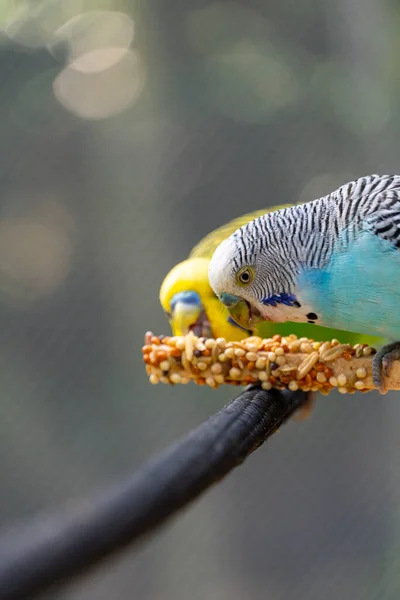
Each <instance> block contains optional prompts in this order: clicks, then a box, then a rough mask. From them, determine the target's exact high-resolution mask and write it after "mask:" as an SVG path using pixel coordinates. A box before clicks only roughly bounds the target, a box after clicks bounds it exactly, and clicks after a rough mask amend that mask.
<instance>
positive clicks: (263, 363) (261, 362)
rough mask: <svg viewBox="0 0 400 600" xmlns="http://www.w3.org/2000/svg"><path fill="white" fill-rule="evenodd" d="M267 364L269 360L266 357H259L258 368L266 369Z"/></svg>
mask: <svg viewBox="0 0 400 600" xmlns="http://www.w3.org/2000/svg"><path fill="white" fill-rule="evenodd" d="M266 364H267V361H266V360H265V358H262V357H261V358H257V360H256V369H259V370H260V371H261V370H262V369H265V366H266Z"/></svg>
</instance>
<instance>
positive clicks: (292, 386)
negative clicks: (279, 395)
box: [288, 379, 299, 392]
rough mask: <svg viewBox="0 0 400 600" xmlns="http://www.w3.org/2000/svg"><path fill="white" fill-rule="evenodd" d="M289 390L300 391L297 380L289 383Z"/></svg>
mask: <svg viewBox="0 0 400 600" xmlns="http://www.w3.org/2000/svg"><path fill="white" fill-rule="evenodd" d="M288 388H289V390H291V391H292V392H295V391H296V390H298V389H299V384H298V383H297V381H296V380H295V379H292V381H289V383H288Z"/></svg>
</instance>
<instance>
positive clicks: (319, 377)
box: [316, 371, 326, 383]
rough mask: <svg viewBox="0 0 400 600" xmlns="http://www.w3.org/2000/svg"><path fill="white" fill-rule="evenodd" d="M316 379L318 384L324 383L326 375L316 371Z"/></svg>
mask: <svg viewBox="0 0 400 600" xmlns="http://www.w3.org/2000/svg"><path fill="white" fill-rule="evenodd" d="M316 379H317V381H319V383H325V381H326V375H325V373H322V372H321V371H318V373H317V376H316Z"/></svg>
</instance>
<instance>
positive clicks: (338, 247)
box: [209, 175, 400, 389]
mask: <svg viewBox="0 0 400 600" xmlns="http://www.w3.org/2000/svg"><path fill="white" fill-rule="evenodd" d="M399 279H400V176H399V175H369V176H366V177H361V178H359V179H357V180H355V181H351V182H349V183H346V184H345V185H343V186H341V187H340V188H338V189H337V190H335V191H334V192H332V193H330V194H328V195H327V196H324V197H323V198H319V199H317V200H314V201H312V202H309V203H306V204H302V205H296V206H293V207H290V208H285V209H282V210H280V211H276V212H274V213H269V214H266V215H264V216H262V217H259V218H258V219H256V220H254V221H252V222H250V223H248V224H247V225H245V226H243V227H241V228H240V229H238V230H237V231H236V232H235V233H234V234H233V235H231V236H230V237H229V238H228V239H227V240H225V241H224V242H222V244H220V246H219V247H218V248H217V249H216V251H215V253H214V255H213V257H212V259H211V262H210V266H209V280H210V284H211V287H212V288H213V289H214V291H215V293H216V294H217V295H218V296H219V298H220V299H221V301H222V302H223V303H224V304H225V305H226V306H227V307H228V309H229V311H230V313H231V316H232V318H233V319H234V320H236V321H237V322H238V323H240V324H241V325H242V326H245V327H247V328H249V327H250V326H251V323H253V322H260V321H263V320H270V321H277V322H281V321H302V322H304V321H308V322H313V323H318V324H319V325H323V326H327V327H333V328H336V329H342V330H345V331H353V332H359V333H365V334H369V335H374V336H379V337H381V338H388V339H397V340H400V311H399V306H400V284H399ZM389 355H390V356H391V358H390V360H393V358H400V342H399V343H397V342H396V344H394V346H393V345H391V346H390V347H389V346H388V347H385V349H384V351H382V352H380V353H378V354H377V357H378V358H377V360H376V364H375V370H374V381H375V382H376V384H377V385H379V387H380V388H381V389H382V385H381V383H382V381H381V379H382V378H381V366H382V365H381V363H382V360H389V358H387V356H389ZM385 357H386V358H385ZM379 361H380V362H379Z"/></svg>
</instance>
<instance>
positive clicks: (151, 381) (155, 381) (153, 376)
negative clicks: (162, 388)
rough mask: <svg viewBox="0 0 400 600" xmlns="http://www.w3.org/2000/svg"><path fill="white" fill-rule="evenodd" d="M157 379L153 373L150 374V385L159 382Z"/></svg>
mask: <svg viewBox="0 0 400 600" xmlns="http://www.w3.org/2000/svg"><path fill="white" fill-rule="evenodd" d="M159 381H160V380H159V378H158V377H157V375H155V374H154V373H152V374H151V375H150V383H152V384H153V385H156V384H157V383H158V382H159Z"/></svg>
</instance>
